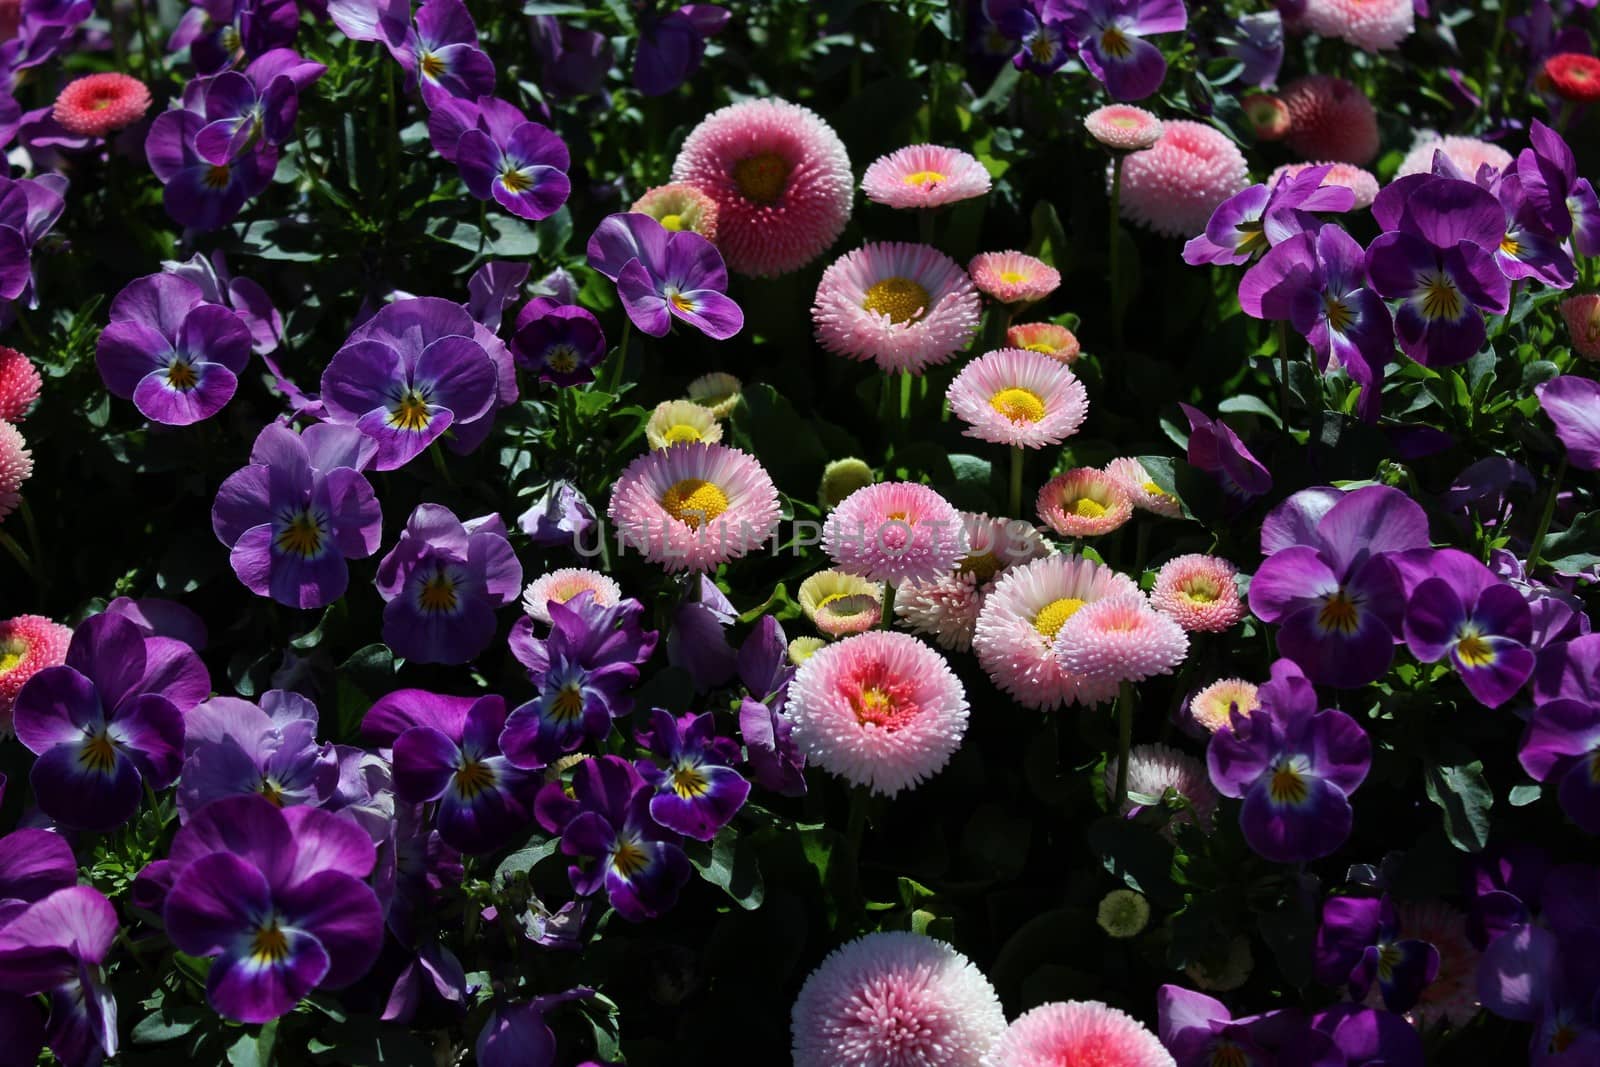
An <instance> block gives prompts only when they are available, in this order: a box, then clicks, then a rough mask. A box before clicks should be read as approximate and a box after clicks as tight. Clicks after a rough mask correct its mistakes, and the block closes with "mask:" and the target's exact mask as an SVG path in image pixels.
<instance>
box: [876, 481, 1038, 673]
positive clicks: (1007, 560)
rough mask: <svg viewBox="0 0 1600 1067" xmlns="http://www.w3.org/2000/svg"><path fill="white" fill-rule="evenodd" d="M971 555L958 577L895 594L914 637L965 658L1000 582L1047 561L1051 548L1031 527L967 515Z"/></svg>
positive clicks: (897, 612) (896, 606)
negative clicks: (1020, 567) (1001, 577)
mask: <svg viewBox="0 0 1600 1067" xmlns="http://www.w3.org/2000/svg"><path fill="white" fill-rule="evenodd" d="M961 518H962V522H963V524H964V526H965V534H966V546H967V555H966V556H964V557H963V558H962V560H961V562H960V563H959V564H957V565H956V570H955V573H954V574H947V575H944V576H943V577H940V578H934V579H932V580H929V581H911V582H906V583H905V585H903V586H901V587H900V589H899V591H898V592H897V593H896V596H895V602H894V612H895V615H896V617H898V618H899V619H900V620H901V621H902V622H904V623H905V624H906V625H907V627H909V628H910V629H911V630H912V631H913V632H915V633H920V634H926V635H928V636H929V637H932V638H933V639H934V640H935V641H936V642H938V644H939V647H940V648H947V649H950V650H951V651H953V652H965V651H967V650H968V649H970V648H971V647H972V634H973V631H974V630H975V629H976V628H977V625H978V614H979V612H981V611H982V610H983V600H984V597H985V596H987V595H988V594H989V592H990V591H991V590H993V589H994V583H995V579H996V578H997V577H998V576H999V575H1001V574H1003V573H1005V571H1007V570H1009V569H1010V568H1012V567H1015V566H1017V565H1018V564H1022V563H1026V562H1028V561H1029V560H1034V559H1038V558H1040V557H1042V556H1046V555H1048V554H1049V552H1050V546H1049V545H1047V544H1046V543H1045V541H1044V538H1042V537H1040V536H1039V532H1038V531H1037V530H1036V529H1034V527H1033V526H1032V524H1030V523H1026V522H1023V521H1022V520H1020V519H1006V518H997V519H991V518H990V517H989V516H987V515H982V514H972V513H970V512H962V515H961Z"/></svg>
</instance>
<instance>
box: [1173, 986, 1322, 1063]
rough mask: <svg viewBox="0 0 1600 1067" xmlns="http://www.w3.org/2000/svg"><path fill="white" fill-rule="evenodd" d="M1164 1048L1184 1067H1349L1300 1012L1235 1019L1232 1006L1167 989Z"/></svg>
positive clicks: (1196, 994) (1185, 992) (1180, 989)
mask: <svg viewBox="0 0 1600 1067" xmlns="http://www.w3.org/2000/svg"><path fill="white" fill-rule="evenodd" d="M1156 1017H1157V1020H1158V1021H1157V1026H1158V1032H1159V1034H1160V1036H1161V1043H1162V1044H1163V1045H1165V1046H1167V1050H1168V1051H1169V1052H1171V1053H1172V1057H1173V1059H1174V1060H1176V1061H1177V1065H1178V1067H1224V1065H1231V1064H1239V1065H1241V1067H1255V1065H1256V1064H1262V1065H1266V1064H1277V1063H1288V1062H1291V1061H1289V1060H1287V1059H1280V1058H1279V1057H1280V1056H1283V1055H1286V1054H1292V1055H1293V1057H1294V1058H1293V1060H1292V1062H1293V1063H1294V1064H1295V1067H1346V1065H1345V1057H1344V1054H1343V1053H1342V1052H1341V1051H1340V1049H1339V1047H1338V1046H1337V1045H1336V1044H1335V1043H1334V1041H1333V1039H1332V1038H1330V1037H1329V1036H1328V1035H1327V1034H1324V1033H1321V1032H1319V1031H1317V1030H1313V1029H1312V1028H1311V1023H1310V1020H1308V1019H1307V1018H1306V1017H1305V1016H1303V1015H1301V1014H1300V1013H1299V1012H1297V1011H1293V1010H1284V1011H1274V1012H1268V1013H1267V1014H1265V1015H1251V1016H1246V1017H1245V1018H1241V1019H1235V1018H1234V1017H1233V1014H1232V1013H1231V1012H1230V1011H1228V1008H1227V1005H1225V1004H1223V1003H1222V1002H1221V1001H1220V1000H1217V999H1215V998H1214V997H1208V996H1206V995H1205V994H1204V993H1196V992H1194V991H1193V990H1189V989H1184V988H1183V987H1182V986H1175V985H1164V986H1162V987H1161V988H1160V990H1158V991H1157V993H1156Z"/></svg>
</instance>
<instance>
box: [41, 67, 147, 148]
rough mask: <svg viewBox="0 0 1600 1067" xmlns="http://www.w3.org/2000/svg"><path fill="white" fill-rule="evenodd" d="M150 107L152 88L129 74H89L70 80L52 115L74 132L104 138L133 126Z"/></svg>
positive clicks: (58, 98) (58, 97)
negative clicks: (148, 87) (146, 86)
mask: <svg viewBox="0 0 1600 1067" xmlns="http://www.w3.org/2000/svg"><path fill="white" fill-rule="evenodd" d="M148 110H150V90H149V89H147V88H145V85H144V82H141V81H140V80H139V79H138V78H133V77H129V76H128V75H126V74H116V73H103V74H90V75H87V76H85V77H82V78H78V79H76V80H75V81H72V82H69V83H68V84H67V87H66V88H65V89H62V90H61V95H60V96H57V97H56V103H55V107H54V108H53V109H52V110H51V114H52V115H53V116H54V117H55V120H56V121H57V122H59V123H60V124H61V125H62V126H64V127H65V128H66V129H68V130H71V131H72V132H73V133H76V134H82V135H83V136H86V137H104V136H106V135H107V134H109V133H115V132H116V131H117V130H120V129H123V128H124V127H127V126H132V125H133V124H134V123H135V122H138V121H139V120H140V119H141V118H143V117H144V113H145V112H146V111H148Z"/></svg>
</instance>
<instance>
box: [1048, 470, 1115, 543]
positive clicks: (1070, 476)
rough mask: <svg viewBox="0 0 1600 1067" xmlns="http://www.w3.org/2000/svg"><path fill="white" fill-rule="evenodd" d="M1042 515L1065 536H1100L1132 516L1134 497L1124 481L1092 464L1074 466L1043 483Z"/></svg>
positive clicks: (1056, 530)
mask: <svg viewBox="0 0 1600 1067" xmlns="http://www.w3.org/2000/svg"><path fill="white" fill-rule="evenodd" d="M1036 506H1037V508H1038V510H1039V518H1040V519H1042V520H1044V524H1045V525H1046V526H1048V527H1050V529H1052V530H1054V531H1055V532H1056V533H1058V534H1060V535H1061V536H1063V537H1098V536H1099V535H1101V534H1107V533H1110V532H1111V531H1112V530H1115V529H1117V528H1118V527H1119V526H1121V525H1122V524H1123V523H1125V522H1127V521H1128V519H1129V518H1131V517H1132V516H1133V498H1132V497H1131V496H1129V495H1128V490H1127V489H1125V488H1123V485H1122V483H1121V482H1119V481H1117V480H1116V479H1115V478H1112V477H1111V476H1110V475H1108V474H1105V473H1103V472H1101V471H1097V470H1095V469H1094V468H1093V467H1074V468H1073V469H1072V470H1069V471H1067V472H1065V473H1064V474H1058V475H1056V476H1055V477H1054V478H1051V479H1050V480H1049V481H1048V482H1045V483H1044V487H1043V488H1041V489H1040V490H1039V497H1038V500H1037V501H1036Z"/></svg>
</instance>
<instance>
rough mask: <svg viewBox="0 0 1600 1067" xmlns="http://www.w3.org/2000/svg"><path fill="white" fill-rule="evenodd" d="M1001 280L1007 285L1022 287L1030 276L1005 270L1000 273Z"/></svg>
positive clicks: (1017, 271)
mask: <svg viewBox="0 0 1600 1067" xmlns="http://www.w3.org/2000/svg"><path fill="white" fill-rule="evenodd" d="M1000 280H1001V281H1003V282H1005V283H1006V284H1007V285H1021V284H1022V283H1023V282H1025V281H1027V280H1028V276H1027V275H1026V274H1024V273H1022V272H1021V271H1020V270H1003V271H1001V272H1000Z"/></svg>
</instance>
